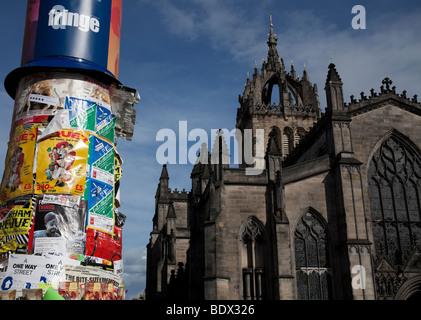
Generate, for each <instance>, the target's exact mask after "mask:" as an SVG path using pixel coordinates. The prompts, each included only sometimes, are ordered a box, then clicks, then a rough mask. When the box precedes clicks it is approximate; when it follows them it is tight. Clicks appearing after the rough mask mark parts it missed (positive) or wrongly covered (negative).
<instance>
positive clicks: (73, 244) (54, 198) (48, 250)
mask: <svg viewBox="0 0 421 320" xmlns="http://www.w3.org/2000/svg"><path fill="white" fill-rule="evenodd" d="M85 203H86V202H85V201H84V200H81V199H80V197H75V196H70V195H45V196H44V198H43V199H41V200H39V201H38V204H37V206H36V214H35V223H34V231H33V235H32V242H31V243H32V248H33V252H34V253H36V254H55V255H63V256H68V254H84V253H85V241H86V240H85V239H86V234H85V230H86V207H85Z"/></svg>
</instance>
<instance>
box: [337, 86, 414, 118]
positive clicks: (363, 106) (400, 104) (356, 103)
mask: <svg viewBox="0 0 421 320" xmlns="http://www.w3.org/2000/svg"><path fill="white" fill-rule="evenodd" d="M392 84H393V81H392V80H390V79H389V78H385V79H383V81H382V85H381V87H380V92H379V93H376V92H375V91H374V89H371V90H370V95H368V96H367V95H366V94H365V93H364V92H361V93H360V99H359V100H357V99H355V97H354V96H351V97H350V99H351V101H350V103H348V104H345V108H344V110H346V111H347V114H349V115H350V116H352V117H354V116H357V115H359V114H363V113H366V112H370V111H372V110H375V109H379V108H383V107H385V106H394V107H397V108H400V109H402V110H405V111H408V112H411V113H413V114H415V115H418V116H420V115H421V103H420V102H418V96H417V95H414V96H413V97H412V98H410V97H407V95H406V90H404V91H403V92H402V93H401V94H399V93H397V92H396V87H395V86H392Z"/></svg>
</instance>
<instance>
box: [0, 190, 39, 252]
mask: <svg viewBox="0 0 421 320" xmlns="http://www.w3.org/2000/svg"><path fill="white" fill-rule="evenodd" d="M33 216H34V215H33V200H32V198H30V197H22V198H16V199H13V200H9V201H7V202H5V203H3V204H2V205H1V206H0V255H3V254H5V253H20V254H26V253H27V251H28V242H29V234H30V230H31V227H32V224H33Z"/></svg>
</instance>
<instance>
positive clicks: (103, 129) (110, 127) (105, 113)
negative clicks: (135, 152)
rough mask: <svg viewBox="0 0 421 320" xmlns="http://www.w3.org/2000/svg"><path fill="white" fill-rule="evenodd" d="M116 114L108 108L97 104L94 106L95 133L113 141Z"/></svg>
mask: <svg viewBox="0 0 421 320" xmlns="http://www.w3.org/2000/svg"><path fill="white" fill-rule="evenodd" d="M115 121H116V116H115V115H114V114H112V113H111V110H110V109H109V108H106V107H103V106H100V105H98V106H97V108H96V122H95V133H96V134H98V135H100V136H102V137H104V138H107V139H108V140H110V141H111V142H112V143H114V133H115Z"/></svg>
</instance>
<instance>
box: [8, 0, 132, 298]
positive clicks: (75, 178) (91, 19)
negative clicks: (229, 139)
mask: <svg viewBox="0 0 421 320" xmlns="http://www.w3.org/2000/svg"><path fill="white" fill-rule="evenodd" d="M122 6H123V1H122V0H102V1H97V0H79V1H76V0H42V1H41V0H28V4H27V15H26V23H25V36H24V43H23V50H22V60H21V66H20V67H19V68H17V69H15V70H13V71H12V72H11V73H9V74H8V75H7V77H6V79H5V82H4V85H5V88H6V91H7V92H8V94H9V95H10V96H11V97H12V98H13V99H14V110H13V117H12V123H11V130H10V137H9V143H8V150H7V155H6V159H5V169H4V173H3V179H2V182H1V186H0V271H3V272H2V273H1V277H0V285H1V286H0V295H1V296H2V297H3V296H5V297H6V296H7V297H15V298H16V297H20V298H22V297H23V298H28V299H39V298H40V297H41V298H45V299H47V297H51V296H54V295H51V294H50V293H51V290H55V291H56V292H57V293H58V295H59V296H61V297H63V298H65V299H104V300H105V299H107V300H108V299H122V298H123V296H124V283H123V273H122V269H123V260H122V256H121V252H122V230H123V226H124V223H125V219H126V216H125V215H124V214H122V213H121V212H119V207H120V200H119V185H120V178H121V166H122V159H121V156H120V154H119V153H118V151H117V148H116V143H115V141H116V139H125V140H131V139H132V136H133V133H134V123H135V118H136V110H135V109H134V104H137V103H138V102H139V94H138V92H137V91H136V90H135V89H132V88H128V87H125V86H124V85H123V84H122V83H121V82H120V80H119V79H118V69H119V55H120V37H121V19H122ZM98 267H100V268H98ZM28 268H29V269H28ZM30 268H32V269H30ZM98 279H101V280H98ZM47 290H49V291H48V292H49V294H47V295H45V293H46V292H47Z"/></svg>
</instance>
